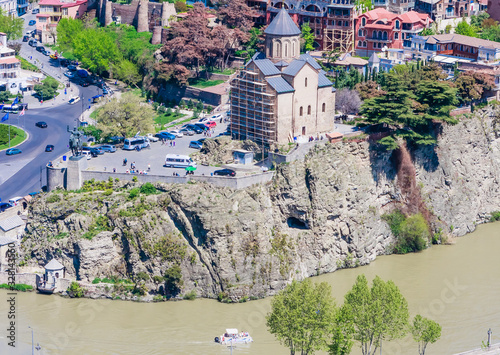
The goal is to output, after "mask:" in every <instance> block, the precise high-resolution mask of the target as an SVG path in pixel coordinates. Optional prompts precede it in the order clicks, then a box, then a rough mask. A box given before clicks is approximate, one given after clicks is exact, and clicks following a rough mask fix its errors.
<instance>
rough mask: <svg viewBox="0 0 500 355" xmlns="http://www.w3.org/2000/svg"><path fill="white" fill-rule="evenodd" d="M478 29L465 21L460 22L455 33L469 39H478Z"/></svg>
mask: <svg viewBox="0 0 500 355" xmlns="http://www.w3.org/2000/svg"><path fill="white" fill-rule="evenodd" d="M477 31H478V28H477V27H476V26H473V25H469V24H468V23H467V21H465V19H463V20H462V21H460V22H459V23H458V25H457V27H455V33H456V34H459V35H464V36H469V37H477Z"/></svg>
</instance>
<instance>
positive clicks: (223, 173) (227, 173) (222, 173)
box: [214, 169, 236, 176]
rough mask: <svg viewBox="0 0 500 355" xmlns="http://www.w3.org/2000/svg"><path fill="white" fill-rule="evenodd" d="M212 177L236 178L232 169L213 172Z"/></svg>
mask: <svg viewBox="0 0 500 355" xmlns="http://www.w3.org/2000/svg"><path fill="white" fill-rule="evenodd" d="M214 175H220V176H236V171H234V170H232V169H220V170H215V171H214Z"/></svg>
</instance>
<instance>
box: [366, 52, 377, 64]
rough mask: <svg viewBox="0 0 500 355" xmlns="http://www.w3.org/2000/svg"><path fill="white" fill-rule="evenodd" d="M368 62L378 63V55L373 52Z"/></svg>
mask: <svg viewBox="0 0 500 355" xmlns="http://www.w3.org/2000/svg"><path fill="white" fill-rule="evenodd" d="M368 63H380V58H379V57H378V55H376V54H375V53H373V54H372V55H371V56H370V59H368Z"/></svg>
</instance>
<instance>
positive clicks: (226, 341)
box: [214, 329, 253, 345]
mask: <svg viewBox="0 0 500 355" xmlns="http://www.w3.org/2000/svg"><path fill="white" fill-rule="evenodd" d="M214 340H215V342H216V343H219V344H222V345H231V344H248V343H251V342H253V339H252V337H251V336H250V334H248V333H247V332H241V333H238V329H226V332H225V333H224V334H222V335H221V336H220V337H215V339H214Z"/></svg>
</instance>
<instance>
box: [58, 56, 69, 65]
mask: <svg viewBox="0 0 500 355" xmlns="http://www.w3.org/2000/svg"><path fill="white" fill-rule="evenodd" d="M59 64H61V67H67V66H68V65H69V60H67V59H64V58H63V59H61V60H60V61H59Z"/></svg>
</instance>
